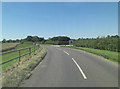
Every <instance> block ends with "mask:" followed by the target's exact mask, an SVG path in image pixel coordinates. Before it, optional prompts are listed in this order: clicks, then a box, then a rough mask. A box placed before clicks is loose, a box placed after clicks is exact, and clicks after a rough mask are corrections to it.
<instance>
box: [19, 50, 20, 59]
mask: <svg viewBox="0 0 120 89" xmlns="http://www.w3.org/2000/svg"><path fill="white" fill-rule="evenodd" d="M19 61H20V49H19Z"/></svg>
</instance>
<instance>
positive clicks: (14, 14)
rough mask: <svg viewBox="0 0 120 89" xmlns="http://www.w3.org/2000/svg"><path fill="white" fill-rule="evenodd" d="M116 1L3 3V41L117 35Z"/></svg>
mask: <svg viewBox="0 0 120 89" xmlns="http://www.w3.org/2000/svg"><path fill="white" fill-rule="evenodd" d="M117 5H118V3H117V2H3V3H2V39H3V38H5V39H21V38H25V37H26V36H28V35H31V36H39V37H44V38H45V39H47V38H50V37H54V36H68V37H70V38H74V39H77V38H82V37H83V38H95V37H98V36H107V35H116V34H118V6H117Z"/></svg>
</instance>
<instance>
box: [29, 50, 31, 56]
mask: <svg viewBox="0 0 120 89" xmlns="http://www.w3.org/2000/svg"><path fill="white" fill-rule="evenodd" d="M29 56H30V57H31V48H29Z"/></svg>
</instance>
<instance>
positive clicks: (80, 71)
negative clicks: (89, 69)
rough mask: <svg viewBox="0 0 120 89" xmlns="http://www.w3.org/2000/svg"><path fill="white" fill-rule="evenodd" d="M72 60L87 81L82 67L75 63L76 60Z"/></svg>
mask: <svg viewBox="0 0 120 89" xmlns="http://www.w3.org/2000/svg"><path fill="white" fill-rule="evenodd" d="M72 60H73V61H74V63H75V64H76V65H77V67H78V69H79V70H80V72H81V74H82V75H83V78H84V79H87V77H86V75H85V74H84V72H83V70H82V69H81V68H80V66H79V65H78V64H77V62H76V61H75V59H74V58H72Z"/></svg>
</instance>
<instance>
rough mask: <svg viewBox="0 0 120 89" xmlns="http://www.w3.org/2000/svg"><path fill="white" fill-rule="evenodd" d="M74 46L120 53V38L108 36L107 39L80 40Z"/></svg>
mask: <svg viewBox="0 0 120 89" xmlns="http://www.w3.org/2000/svg"><path fill="white" fill-rule="evenodd" d="M74 45H75V46H77V47H87V48H94V49H101V50H110V51H116V52H120V47H119V46H120V37H119V36H118V35H115V36H109V35H108V36H107V37H97V38H79V39H78V40H76V41H75V43H74Z"/></svg>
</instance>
